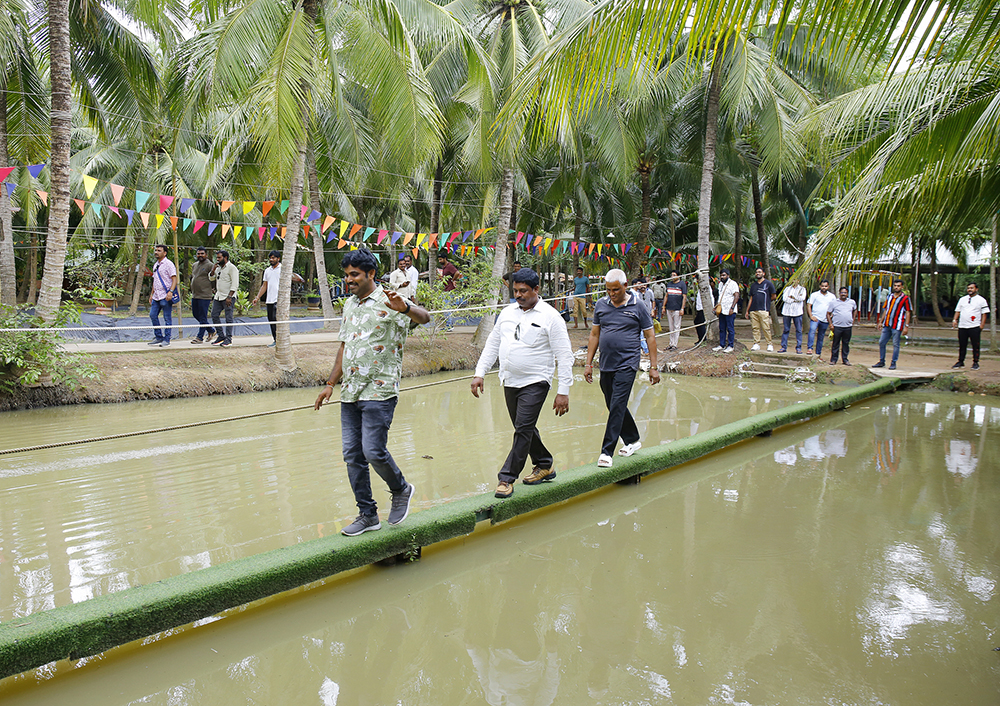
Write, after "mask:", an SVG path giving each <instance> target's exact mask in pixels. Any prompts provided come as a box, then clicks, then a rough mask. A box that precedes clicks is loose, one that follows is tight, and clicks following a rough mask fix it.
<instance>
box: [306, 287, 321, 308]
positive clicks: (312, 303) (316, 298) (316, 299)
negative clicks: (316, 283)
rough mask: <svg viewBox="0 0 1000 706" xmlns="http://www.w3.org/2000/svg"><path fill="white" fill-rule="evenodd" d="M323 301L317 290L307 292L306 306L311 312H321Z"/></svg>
mask: <svg viewBox="0 0 1000 706" xmlns="http://www.w3.org/2000/svg"><path fill="white" fill-rule="evenodd" d="M322 301H323V299H322V298H321V297H320V295H319V292H317V291H316V290H315V289H313V290H310V291H308V292H306V304H307V305H308V307H309V311H319V309H320V304H321V303H322Z"/></svg>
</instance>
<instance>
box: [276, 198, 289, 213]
mask: <svg viewBox="0 0 1000 706" xmlns="http://www.w3.org/2000/svg"><path fill="white" fill-rule="evenodd" d="M287 210H288V199H284V200H283V201H282V202H281V203H280V204H278V213H280V214H281V215H282V216H284V215H285V211H287Z"/></svg>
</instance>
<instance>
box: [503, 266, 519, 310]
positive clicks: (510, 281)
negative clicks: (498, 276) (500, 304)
mask: <svg viewBox="0 0 1000 706" xmlns="http://www.w3.org/2000/svg"><path fill="white" fill-rule="evenodd" d="M519 269H521V261H520V260H514V267H513V269H511V271H510V272H508V273H506V274H505V275H504V276H503V281H504V283H505V284H506V285H507V294H508V295H510V303H511V304H513V303H514V302H515V301H517V300H516V299H514V280H513V278H512V275H513V274H514V273H515V272H517V271H518V270H519Z"/></svg>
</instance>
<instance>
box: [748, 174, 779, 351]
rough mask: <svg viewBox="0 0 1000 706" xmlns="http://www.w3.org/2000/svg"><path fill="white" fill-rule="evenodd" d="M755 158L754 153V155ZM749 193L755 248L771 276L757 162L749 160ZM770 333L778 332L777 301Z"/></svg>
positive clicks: (765, 272)
mask: <svg viewBox="0 0 1000 706" xmlns="http://www.w3.org/2000/svg"><path fill="white" fill-rule="evenodd" d="M754 158H756V155H754ZM750 179H751V184H750V186H751V189H752V190H751V193H752V194H753V219H754V223H755V224H756V226H757V249H758V250H759V251H760V266H761V267H762V268H764V276H765V277H767V278H770V277H771V257H770V256H769V255H768V253H767V236H766V235H765V234H764V210H763V209H762V208H761V205H760V202H761V199H760V179H759V178H758V176H757V163H756V162H755V161H754V159H751V160H750ZM768 313H769V314H770V315H771V334H772V336H773V335H775V334H777V333H778V308H777V302H774V301H772V302H771V309H770V311H769V312H768Z"/></svg>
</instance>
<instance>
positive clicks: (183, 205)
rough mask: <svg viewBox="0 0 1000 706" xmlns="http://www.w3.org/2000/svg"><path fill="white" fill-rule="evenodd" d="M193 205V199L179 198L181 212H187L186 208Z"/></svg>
mask: <svg viewBox="0 0 1000 706" xmlns="http://www.w3.org/2000/svg"><path fill="white" fill-rule="evenodd" d="M193 205H194V199H181V207H180V212H181V213H187V210H188V209H189V208H191V206H193ZM230 205H232V204H230Z"/></svg>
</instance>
